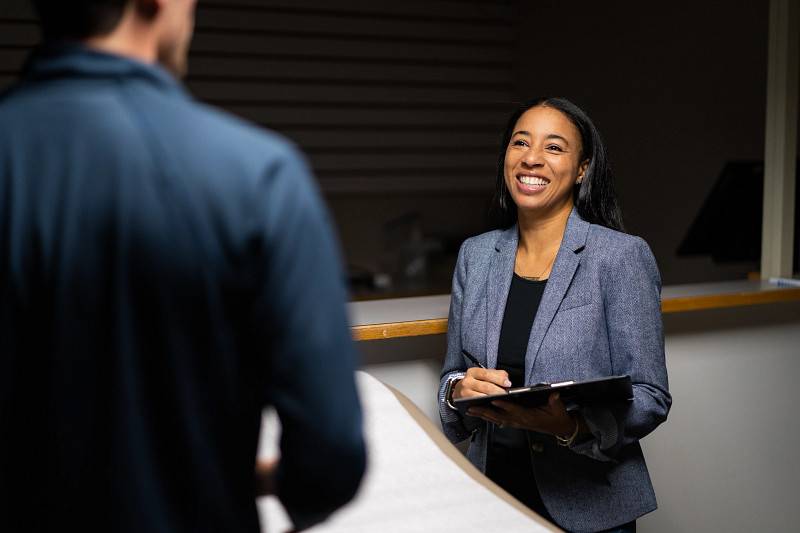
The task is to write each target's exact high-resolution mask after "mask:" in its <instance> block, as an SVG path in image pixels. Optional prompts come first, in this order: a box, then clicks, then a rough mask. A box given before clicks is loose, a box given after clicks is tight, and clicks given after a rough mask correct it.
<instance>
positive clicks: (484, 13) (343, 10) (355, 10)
mask: <svg viewBox="0 0 800 533" xmlns="http://www.w3.org/2000/svg"><path fill="white" fill-rule="evenodd" d="M65 1H68V0H65ZM220 8H224V9H227V10H229V11H236V12H249V13H253V12H256V13H308V14H336V15H346V16H350V17H355V16H362V17H363V16H368V17H374V16H386V17H393V18H398V19H406V20H420V19H421V20H431V19H435V20H443V21H474V22H477V23H481V24H497V25H502V24H506V23H508V21H509V19H510V18H511V16H512V12H511V9H510V7H509V5H508V4H507V3H506V4H503V3H498V2H464V1H459V2H457V3H456V4H454V3H453V2H437V1H435V0H428V1H425V0H423V1H421V2H413V1H408V0H405V1H403V2H389V1H386V0H384V1H382V2H374V1H373V2H363V1H360V0H335V2H331V1H330V0H200V2H199V4H198V10H200V11H202V10H203V9H214V10H217V9H220ZM0 17H7V18H15V19H20V20H34V19H35V18H36V15H35V13H34V11H33V8H32V6H31V2H30V0H3V2H2V3H0Z"/></svg>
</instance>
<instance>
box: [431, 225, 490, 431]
mask: <svg viewBox="0 0 800 533" xmlns="http://www.w3.org/2000/svg"><path fill="white" fill-rule="evenodd" d="M468 249H469V240H466V241H464V244H462V245H461V249H460V250H459V251H458V261H457V262H456V270H455V272H454V273H453V287H452V291H451V294H450V312H449V313H448V318H447V353H446V355H445V359H444V365H443V367H442V374H441V381H440V383H439V398H438V400H439V418H440V419H441V422H442V428H443V429H444V434H445V435H446V436H447V438H448V439H450V441H451V442H461V441H463V440H465V439H467V438H468V437H470V435H471V434H472V433H473V432H474V431H475V430H476V429H477V428H478V426H480V425H481V423H482V421H481V419H479V418H475V417H463V416H461V414H460V413H459V412H458V411H456V410H455V409H452V408H451V407H450V406H449V405H447V398H446V393H447V390H448V385H449V383H450V382H453V381H456V380H459V379H461V378H463V377H464V373H465V372H466V370H467V366H466V362H465V361H464V356H463V355H461V309H462V304H463V299H464V288H465V287H466V284H467V280H468V274H467V257H468V256H469V253H468Z"/></svg>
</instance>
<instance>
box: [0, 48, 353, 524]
mask: <svg viewBox="0 0 800 533" xmlns="http://www.w3.org/2000/svg"><path fill="white" fill-rule="evenodd" d="M344 300H345V289H344V285H343V274H342V271H341V266H340V256H339V253H338V250H337V248H336V245H335V241H334V238H333V235H332V234H331V231H330V224H329V220H328V216H327V214H326V211H325V209H324V208H323V206H322V204H321V201H320V199H319V195H318V192H317V191H316V189H315V187H314V185H313V181H312V178H311V176H310V172H309V170H308V168H307V166H306V164H305V163H304V161H303V159H302V158H301V157H300V155H299V154H298V152H297V151H296V150H295V149H294V148H293V147H292V146H291V145H290V144H289V143H288V142H286V141H285V140H283V139H282V138H280V137H279V136H277V135H275V134H271V133H268V132H264V131H262V130H259V129H257V128H255V127H252V126H250V125H248V124H246V123H244V122H243V121H240V120H237V119H234V118H232V117H230V116H227V115H225V114H223V113H221V112H218V111H215V110H213V109H210V108H208V107H206V106H204V105H201V104H199V103H197V102H195V101H193V100H192V99H191V98H190V97H189V96H188V95H187V94H186V93H185V92H184V90H183V89H182V88H181V86H180V84H179V83H178V82H176V81H175V80H174V79H173V78H172V77H171V76H170V75H169V74H168V73H166V72H165V71H163V70H161V69H160V68H159V67H156V66H151V65H146V64H142V63H139V62H137V61H133V60H129V59H124V58H121V57H117V56H112V55H106V54H102V53H98V52H93V51H90V50H88V49H86V48H83V47H81V46H77V45H68V46H62V47H57V48H56V47H54V48H51V49H49V50H47V51H43V52H41V53H40V55H39V56H38V57H36V58H35V59H34V60H33V61H32V62H31V63H30V64H29V67H28V69H27V71H26V74H25V77H24V79H23V80H22V82H21V83H20V84H18V85H17V86H16V87H15V88H13V89H12V90H11V91H10V92H8V93H7V94H5V95H4V96H3V97H2V98H0V530H3V531H54V530H61V529H63V530H73V529H75V528H80V530H83V531H92V530H102V531H131V532H137V533H138V532H144V531H147V532H173V531H187V532H189V531H190V532H203V531H209V532H210V531H226V532H239V531H242V532H244V531H248V532H250V531H258V529H259V526H258V516H257V512H256V505H255V496H254V481H253V471H254V464H255V457H256V447H257V439H258V435H259V429H260V423H261V413H262V410H263V408H264V407H266V406H274V407H275V408H276V409H277V412H278V414H279V416H280V418H281V422H282V428H283V432H282V436H281V453H282V459H281V468H280V471H279V475H278V490H279V494H278V496H279V498H280V499H281V501H282V502H283V504H284V505H285V506H286V508H287V510H288V512H289V515H290V516H291V518H292V519H293V520H294V521H295V524H296V525H298V526H304V525H309V524H312V523H314V522H316V521H318V520H321V519H322V518H324V517H325V516H327V515H328V514H329V513H330V512H332V510H334V509H335V508H337V507H338V506H340V505H342V504H343V503H345V502H346V501H348V500H349V499H350V498H351V497H352V495H353V494H354V492H355V491H356V488H357V487H358V484H359V481H360V479H361V475H362V472H363V469H364V464H365V454H364V443H363V437H362V432H361V422H362V421H361V411H360V406H359V402H358V397H357V394H356V389H355V384H354V375H353V372H354V368H355V365H356V361H355V355H354V350H353V346H352V343H351V339H350V334H349V329H348V326H347V320H346V314H345V306H344ZM76 530H77V529H76Z"/></svg>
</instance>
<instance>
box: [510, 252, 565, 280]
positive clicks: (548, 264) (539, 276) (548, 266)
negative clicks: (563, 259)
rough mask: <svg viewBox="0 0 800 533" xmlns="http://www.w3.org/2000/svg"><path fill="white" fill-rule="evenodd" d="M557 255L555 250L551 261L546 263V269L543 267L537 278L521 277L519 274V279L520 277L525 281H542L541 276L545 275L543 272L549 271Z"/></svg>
mask: <svg viewBox="0 0 800 533" xmlns="http://www.w3.org/2000/svg"><path fill="white" fill-rule="evenodd" d="M557 255H558V250H556V253H554V254H553V258H552V259H550V262H549V263H547V266H546V267H544V270H542V271H541V272H539V275H538V276H523V275H521V274H519V277H521V278H522V279H526V280H528V281H541V279H542V276H543V275H544V273H545V272H547V270H548V269H549V268H550V267H551V266H552V265H553V263H554V262H555V260H556V256H557Z"/></svg>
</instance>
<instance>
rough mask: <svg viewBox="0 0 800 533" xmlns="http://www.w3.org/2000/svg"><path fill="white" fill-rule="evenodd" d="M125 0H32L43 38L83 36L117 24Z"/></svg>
mask: <svg viewBox="0 0 800 533" xmlns="http://www.w3.org/2000/svg"><path fill="white" fill-rule="evenodd" d="M128 1H129V0H33V6H34V8H35V9H36V12H37V14H38V15H39V21H40V22H41V24H42V33H43V35H44V38H45V39H46V40H53V39H85V38H87V37H94V36H97V35H105V34H107V33H109V32H111V31H112V30H113V29H114V28H116V27H117V24H119V21H120V20H121V19H122V15H123V13H124V11H125V6H126V5H127V4H128Z"/></svg>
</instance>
